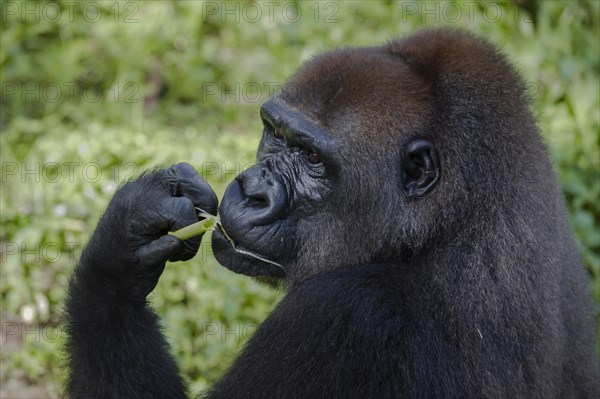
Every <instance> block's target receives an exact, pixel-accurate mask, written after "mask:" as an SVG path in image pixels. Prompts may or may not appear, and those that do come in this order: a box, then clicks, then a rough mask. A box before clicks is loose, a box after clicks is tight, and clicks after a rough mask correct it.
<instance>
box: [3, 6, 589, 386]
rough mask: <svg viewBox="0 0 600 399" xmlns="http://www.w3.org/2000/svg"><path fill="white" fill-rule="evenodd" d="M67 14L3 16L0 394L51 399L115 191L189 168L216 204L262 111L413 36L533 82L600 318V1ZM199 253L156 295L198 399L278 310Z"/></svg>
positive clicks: (174, 269) (268, 295)
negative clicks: (72, 285) (334, 59)
mask: <svg viewBox="0 0 600 399" xmlns="http://www.w3.org/2000/svg"><path fill="white" fill-rule="evenodd" d="M9 3H10V4H12V5H15V4H16V5H17V6H18V7H19V9H18V12H17V13H15V12H14V9H13V8H6V5H7V4H9ZM67 3H68V2H62V1H59V2H57V4H58V8H56V7H55V6H54V3H47V2H24V3H22V2H8V3H6V2H4V4H3V6H2V7H3V8H2V13H3V14H2V28H1V38H0V44H1V49H0V65H1V68H2V74H1V84H2V100H1V103H0V107H1V116H0V126H1V130H2V133H1V135H0V145H1V149H0V156H1V158H2V185H1V187H2V188H1V190H2V191H1V196H0V206H1V222H2V231H1V234H0V240H1V243H2V246H1V251H2V252H1V256H2V264H1V279H2V280H1V281H2V286H1V295H2V296H1V298H2V344H3V350H2V358H1V365H2V371H1V374H0V378H1V381H2V382H3V384H6V383H15V381H16V382H17V383H22V384H24V385H34V386H38V387H42V389H43V390H44V391H45V392H46V394H47V395H48V396H57V395H58V394H59V392H60V384H61V381H62V378H63V375H62V374H61V370H60V366H59V365H60V360H61V355H60V351H59V349H60V345H61V342H62V338H63V334H62V330H61V325H60V322H61V303H62V301H63V298H64V294H65V288H66V286H67V279H68V276H69V274H70V273H71V270H72V269H73V266H74V264H75V260H76V258H77V257H78V255H79V253H80V252H81V249H82V247H83V245H84V244H85V242H86V240H87V238H88V237H89V235H90V234H91V232H92V230H93V228H94V226H95V224H96V222H97V220H98V218H99V216H100V215H101V213H102V211H103V209H104V208H105V206H106V204H107V203H108V201H109V200H110V198H111V195H112V194H113V192H114V190H115V188H116V187H117V186H118V185H119V184H121V183H122V182H123V181H124V180H126V179H127V178H128V177H131V176H133V175H135V173H138V172H139V171H141V170H142V169H144V168H147V167H152V166H155V165H157V164H160V165H169V164H172V163H175V162H179V161H187V162H190V163H191V164H193V165H194V166H196V167H197V168H198V169H199V170H200V171H201V172H202V173H203V175H204V176H205V177H206V178H207V179H208V181H209V182H210V183H211V185H213V186H214V187H215V189H216V191H217V193H218V194H219V195H221V194H222V192H223V190H224V187H225V186H226V184H227V183H228V182H229V181H230V180H231V179H232V178H233V176H234V175H235V174H237V173H239V171H240V170H241V169H243V168H244V167H247V165H248V164H250V163H251V162H252V160H253V157H254V150H255V147H256V145H257V144H258V141H259V138H260V133H261V123H260V121H259V119H258V118H257V113H258V108H259V105H260V103H261V102H262V101H264V100H265V99H266V98H267V97H268V95H269V90H270V89H272V88H273V87H276V86H277V85H278V84H281V83H282V82H284V81H285V78H286V76H288V75H289V74H290V73H292V72H293V71H294V69H295V68H296V67H297V66H298V65H300V64H301V63H302V62H303V61H305V60H307V59H308V58H310V57H311V56H312V55H314V54H317V53H319V52H322V51H325V50H329V49H332V48H335V47H341V46H363V45H374V44H379V43H384V42H385V41H386V40H388V39H390V38H392V37H394V36H399V35H403V34H406V33H409V32H411V31H413V30H415V29H416V28H420V27H423V26H433V25H450V26H455V27H457V28H463V29H468V30H471V31H473V32H477V33H479V34H481V35H483V36H485V37H487V38H489V39H490V40H492V41H493V42H496V43H498V44H499V45H500V46H501V47H502V48H503V50H504V51H505V52H506V53H507V54H508V55H509V56H510V57H511V58H512V59H513V60H514V61H515V62H516V64H517V67H518V69H519V70H520V71H521V72H522V73H523V75H524V77H525V80H526V81H527V82H530V84H529V88H530V94H531V95H532V96H533V98H534V102H533V109H534V112H535V113H536V114H537V115H538V118H539V121H540V124H541V126H542V129H543V131H544V134H545V137H546V139H547V142H548V145H549V148H550V152H551V155H552V157H553V160H554V162H555V165H556V168H557V171H558V173H559V175H560V180H561V183H562V187H563V189H564V193H565V197H566V201H567V206H568V209H569V214H570V218H571V223H572V226H573V230H574V232H575V234H576V236H577V240H578V243H579V246H580V248H581V253H582V256H583V262H584V264H585V267H586V268H587V271H588V274H589V277H590V287H591V291H592V293H593V296H594V298H595V301H596V303H598V301H600V229H599V224H600V203H599V201H598V200H599V198H600V177H599V168H600V158H599V154H600V142H599V141H600V138H599V136H600V135H599V127H600V114H599V112H600V100H599V70H600V60H599V57H600V55H599V54H600V49H599V32H600V31H599V29H600V23H599V20H598V15H599V13H600V2H597V1H572V2H554V1H543V2H542V1H540V2H539V3H538V5H539V10H538V11H539V12H538V13H537V17H536V22H535V23H533V22H532V17H531V15H530V14H528V13H527V12H525V11H524V10H523V9H517V8H515V6H514V4H513V3H490V2H481V3H478V5H475V6H474V5H473V4H474V3H472V2H471V3H455V2H443V1H442V2H435V3H427V4H422V3H417V2H392V1H386V2H375V1H344V2H339V3H336V2H331V1H327V2H318V3H317V2H314V1H305V2H295V3H291V2H280V3H279V4H280V6H273V7H274V8H273V9H272V13H270V12H269V10H270V9H269V8H268V6H267V5H266V4H265V3H258V4H257V6H258V7H256V6H247V4H248V3H245V2H228V3H222V2H202V1H183V2H170V1H143V2H142V1H139V2H121V3H115V2H114V1H112V2H94V3H93V4H95V5H96V6H99V8H96V9H98V10H100V12H101V14H100V16H101V18H100V19H99V20H98V21H93V20H94V19H95V18H96V16H95V15H96V14H95V11H96V9H92V8H86V7H85V6H84V4H86V3H85V2H83V3H81V4H79V3H78V4H79V5H76V6H72V5H68V4H67ZM49 4H50V5H49ZM289 4H293V5H294V4H295V6H296V8H293V7H292V8H289V7H290V6H289ZM23 7H29V9H33V10H35V9H36V7H37V9H38V15H37V17H36V14H35V12H34V13H33V14H31V13H29V14H25V15H23V14H22V13H21V12H22V11H23ZM251 7H254V8H251ZM285 7H288V8H285ZM57 9H60V10H62V13H63V14H62V16H61V17H60V18H59V19H58V20H57V21H54V20H55V19H56V18H55V17H56V10H57ZM226 9H227V10H230V11H231V10H233V12H230V13H229V14H227V13H225V10H226ZM257 9H258V10H261V15H258V14H256V10H257ZM295 9H300V10H301V12H302V15H301V16H299V15H297V14H295V13H294V10H295ZM236 10H237V11H236ZM44 12H45V14H43V13H44ZM457 12H458V14H457ZM459 14H460V15H459ZM257 16H258V18H257ZM36 18H37V19H39V21H36ZM57 88H58V89H57ZM523 173H527V171H523ZM207 238H208V237H207ZM207 242H209V240H207V239H206V238H205V243H204V245H203V247H202V248H203V249H202V253H201V254H199V255H198V256H197V257H196V258H195V259H193V260H192V261H189V262H185V263H176V264H170V265H169V266H168V267H167V269H166V271H165V273H164V275H163V277H162V278H161V281H160V284H159V286H158V288H157V289H156V291H155V292H154V294H153V295H152V303H153V305H154V306H155V308H156V310H157V312H158V313H159V314H160V315H161V317H162V320H163V322H164V326H165V331H166V333H167V335H168V339H169V341H170V343H171V344H172V348H173V353H174V354H175V356H176V357H177V358H178V359H179V364H180V366H181V370H182V372H183V373H184V374H185V376H186V378H187V379H188V381H189V382H190V385H191V389H192V391H193V392H197V391H200V390H202V389H204V388H206V387H207V386H208V385H209V384H210V383H212V382H214V381H215V379H217V378H218V376H219V375H220V374H221V373H222V372H223V370H224V369H225V368H226V367H227V365H228V364H230V362H231V361H232V359H233V358H234V356H235V354H236V352H237V351H238V350H239V349H240V347H241V345H242V344H243V342H244V340H245V339H247V337H248V336H249V335H250V334H251V332H252V331H254V329H255V328H256V325H257V324H258V323H260V322H261V321H262V320H263V319H264V318H265V316H266V315H267V314H268V313H269V312H270V311H271V310H272V309H273V307H274V306H275V304H276V303H277V301H278V300H279V298H280V296H281V293H278V292H274V291H272V290H269V289H268V288H266V287H263V286H261V285H259V284H258V283H256V282H254V281H253V280H251V279H249V278H246V277H243V276H238V275H235V274H233V273H231V272H229V271H227V270H225V269H224V268H222V267H220V266H219V265H218V264H217V263H216V262H215V261H214V258H213V257H212V254H211V252H210V247H209V246H208V245H207V244H206V243H207Z"/></svg>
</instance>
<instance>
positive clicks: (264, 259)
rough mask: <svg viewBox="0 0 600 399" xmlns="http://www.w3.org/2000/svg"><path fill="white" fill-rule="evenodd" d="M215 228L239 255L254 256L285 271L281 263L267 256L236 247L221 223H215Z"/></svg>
mask: <svg viewBox="0 0 600 399" xmlns="http://www.w3.org/2000/svg"><path fill="white" fill-rule="evenodd" d="M217 228H218V229H219V232H220V233H221V234H222V235H223V237H224V238H225V240H226V241H227V242H229V244H230V245H231V247H232V248H233V250H234V251H235V252H237V253H239V254H240V255H245V256H249V257H251V258H255V259H257V260H260V261H261V262H266V263H270V264H271V265H274V266H277V267H280V268H281V269H282V270H283V272H284V273H285V268H284V267H283V265H281V264H279V263H277V262H274V261H272V260H269V259H267V258H264V257H262V256H261V255H259V254H256V253H254V252H250V251H247V250H245V249H241V248H238V247H236V246H235V242H234V241H233V239H232V238H231V237H229V235H228V234H227V232H226V231H225V228H223V225H222V224H221V223H218V224H217Z"/></svg>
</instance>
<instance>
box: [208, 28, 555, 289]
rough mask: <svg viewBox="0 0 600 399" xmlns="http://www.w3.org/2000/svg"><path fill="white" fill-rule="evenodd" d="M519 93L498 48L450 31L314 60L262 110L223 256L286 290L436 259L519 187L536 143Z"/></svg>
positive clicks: (233, 188)
mask: <svg viewBox="0 0 600 399" xmlns="http://www.w3.org/2000/svg"><path fill="white" fill-rule="evenodd" d="M427 35H429V36H430V37H426V36H427ZM444 41H447V44H446V43H443V42H444ZM500 77H501V78H500ZM515 82H517V83H518V84H517V85H516V86H515ZM520 93H521V87H520V81H519V78H518V77H517V75H516V74H515V73H514V71H513V70H512V68H511V67H510V66H508V65H507V64H506V63H505V62H503V60H502V59H501V57H500V56H499V55H498V54H497V52H496V51H495V49H494V48H493V47H492V46H490V45H488V44H487V43H485V42H482V41H475V40H473V39H472V37H470V36H469V35H467V34H461V33H456V32H452V31H448V32H446V33H444V32H443V31H442V32H439V31H433V32H428V33H423V34H420V35H415V36H412V37H410V38H408V39H405V40H403V41H395V42H391V43H389V44H388V45H386V46H383V47H373V48H359V49H345V50H338V51H335V52H330V53H327V54H325V55H322V56H320V57H318V58H315V59H314V60H312V61H311V62H309V63H307V64H305V65H304V66H303V67H302V68H300V70H299V71H298V72H297V73H296V74H295V75H294V76H293V77H292V78H291V80H290V81H289V82H288V83H287V84H286V86H285V87H284V88H283V90H282V91H281V93H280V94H279V95H277V96H275V97H274V98H272V99H270V100H269V101H267V102H266V103H264V104H263V106H262V108H261V112H260V114H261V118H262V120H263V123H264V131H263V136H262V140H261V143H260V146H259V149H258V157H257V160H258V162H257V164H256V165H255V166H253V167H252V168H250V169H248V170H246V171H245V172H244V173H242V174H241V175H239V176H238V177H237V178H236V179H235V180H234V181H233V182H232V183H231V185H230V186H229V187H228V189H227V191H226V193H225V196H224V198H223V201H222V203H221V207H220V213H221V220H222V223H223V228H224V230H225V232H226V235H228V236H229V238H230V240H229V241H228V240H227V239H226V238H225V236H224V234H223V232H221V231H219V232H217V233H216V234H214V235H213V248H214V251H215V255H216V257H217V259H218V261H219V262H220V263H221V264H223V265H225V266H226V267H228V268H230V269H231V270H233V271H236V272H238V273H243V274H247V275H266V276H274V277H284V276H285V277H286V278H287V279H288V280H289V281H291V282H294V281H298V280H301V279H304V278H306V277H308V276H311V275H312V274H315V273H316V272H322V271H327V270H331V269H334V268H337V267H341V266H346V265H353V264H360V263H373V262H378V261H385V260H390V259H396V260H398V259H402V260H408V259H415V257H419V256H422V255H426V254H427V255H431V254H432V251H435V250H436V248H439V247H440V245H442V244H444V243H445V242H446V241H447V240H451V239H453V237H454V236H456V235H459V234H463V233H465V231H463V230H461V229H465V228H466V229H467V230H468V229H470V228H472V226H474V225H477V223H479V222H480V221H483V222H485V221H486V220H489V219H487V216H491V213H494V212H495V211H496V210H497V209H498V207H497V205H498V204H500V205H502V203H501V201H502V199H503V198H506V196H507V194H508V195H514V194H516V192H519V191H522V190H520V188H522V186H519V181H521V180H522V179H523V177H524V176H523V175H522V171H523V170H525V168H526V167H527V166H528V161H529V160H530V159H531V156H534V155H535V153H539V148H541V146H540V143H539V142H538V139H537V137H536V132H537V130H536V128H535V124H534V122H533V120H532V118H531V117H530V114H529V111H528V109H527V106H526V105H524V104H526V101H522V99H521V100H518V97H519V95H520ZM517 100H518V101H517ZM535 156H536V157H537V156H538V155H535ZM542 157H543V156H542ZM509 164H512V165H513V167H514V169H512V168H510V167H508V166H509ZM533 167H534V168H539V167H538V165H534V166H533ZM515 172H517V173H515ZM541 173H542V174H546V172H543V171H542V172H541ZM549 181H552V177H551V176H550V180H549ZM537 195H538V194H537V193H536V196H537ZM478 228H479V229H481V226H480V227H478ZM232 244H233V245H232Z"/></svg>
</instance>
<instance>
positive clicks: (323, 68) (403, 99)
mask: <svg viewBox="0 0 600 399" xmlns="http://www.w3.org/2000/svg"><path fill="white" fill-rule="evenodd" d="M430 91H431V90H430V85H429V84H428V83H427V82H426V81H425V80H424V79H422V78H421V77H420V76H418V75H417V74H415V73H414V72H413V71H412V70H411V68H410V67H409V66H408V65H407V64H406V63H404V62H403V60H402V59H401V58H400V57H398V56H395V55H393V54H390V53H388V52H386V51H385V48H382V47H368V48H351V49H342V50H336V51H332V52H329V53H326V54H323V55H321V56H318V57H316V58H314V59H312V60H311V61H309V62H307V63H306V64H304V65H303V66H302V67H301V68H300V69H299V70H298V71H297V72H296V73H295V74H294V75H293V76H292V78H291V79H290V80H289V82H288V83H287V84H286V85H285V86H284V88H283V89H282V91H281V93H280V94H279V95H278V96H277V98H276V100H278V101H280V102H285V103H287V104H288V105H289V106H290V107H292V108H295V109H296V110H298V111H299V112H301V113H303V114H304V115H307V116H308V117H309V118H310V119H311V121H312V122H313V123H315V124H316V125H318V126H319V127H321V128H322V129H323V130H324V131H326V132H327V133H328V134H330V135H332V136H334V137H335V136H337V137H341V136H345V140H348V137H347V136H348V135H350V136H352V138H354V139H357V140H359V141H360V142H364V141H369V140H371V139H373V138H374V136H380V137H378V138H380V139H381V140H382V141H385V136H388V137H390V139H394V138H397V134H398V133H397V131H398V129H403V128H406V129H407V128H408V127H414V126H417V125H419V123H420V121H421V120H422V119H423V116H424V115H425V114H427V113H428V112H429V111H430V109H431V94H430Z"/></svg>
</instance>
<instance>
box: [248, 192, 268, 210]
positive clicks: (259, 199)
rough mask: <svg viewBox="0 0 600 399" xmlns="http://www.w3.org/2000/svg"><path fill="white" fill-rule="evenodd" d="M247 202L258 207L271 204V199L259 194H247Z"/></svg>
mask: <svg viewBox="0 0 600 399" xmlns="http://www.w3.org/2000/svg"><path fill="white" fill-rule="evenodd" d="M246 202H247V203H248V205H249V206H252V207H256V208H266V207H268V206H269V201H268V200H267V197H266V196H264V197H263V196H259V195H253V196H247V197H246Z"/></svg>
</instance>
